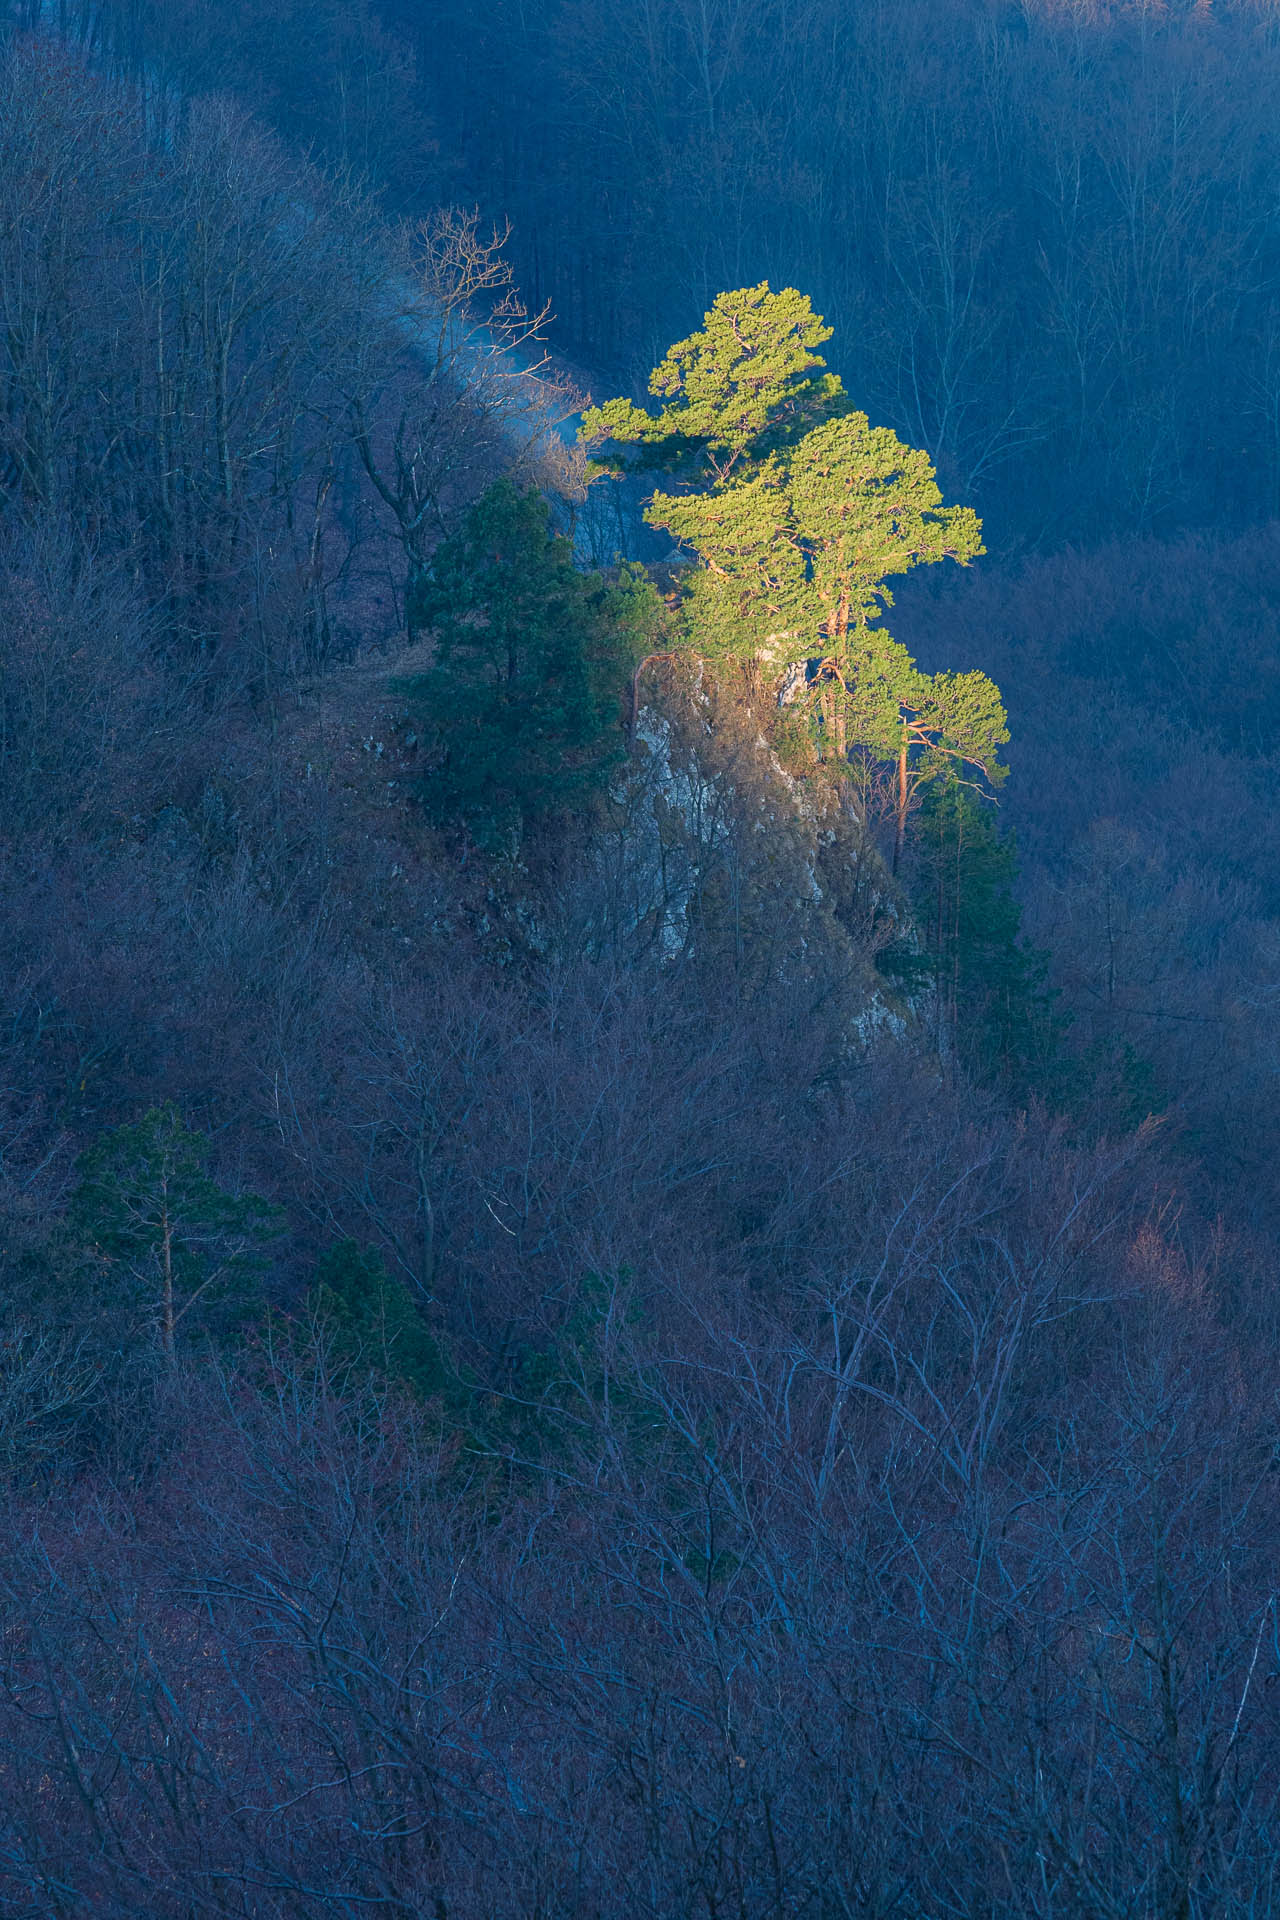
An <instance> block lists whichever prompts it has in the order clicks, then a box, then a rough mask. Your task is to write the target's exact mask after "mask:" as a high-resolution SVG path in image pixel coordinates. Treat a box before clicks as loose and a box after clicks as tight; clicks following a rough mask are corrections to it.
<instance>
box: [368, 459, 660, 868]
mask: <svg viewBox="0 0 1280 1920" xmlns="http://www.w3.org/2000/svg"><path fill="white" fill-rule="evenodd" d="M659 611H660V602H659V601H658V598H657V595H656V593H654V591H653V589H652V588H651V587H649V586H648V584H647V582H643V581H637V580H636V579H635V578H634V577H633V575H632V574H630V573H628V574H627V575H626V576H625V577H624V579H623V580H622V582H621V583H620V584H619V585H618V586H616V587H610V586H609V585H607V584H606V582H605V581H604V580H603V579H602V578H601V577H600V576H599V575H598V574H595V575H586V574H583V573H580V572H579V571H578V570H577V568H576V567H575V566H574V564H573V554H572V549H571V548H570V545H569V542H568V541H567V540H564V539H561V538H558V537H557V536H556V535H555V534H553V532H552V531H551V525H550V514H549V511H548V508H547V505H546V502H545V501H544V500H543V499H542V498H541V497H540V495H539V494H537V493H536V492H534V491H530V492H527V493H521V492H519V491H518V490H517V489H516V488H515V487H514V486H513V485H512V484H511V483H510V482H509V481H505V480H504V481H500V482H498V484H497V485H496V486H493V487H491V488H490V489H489V491H488V492H487V493H486V494H485V495H484V496H483V498H482V499H481V500H480V501H478V502H477V504H476V505H475V506H474V507H473V508H472V510H471V512H470V513H469V514H468V515H467V518H466V520H465V522H464V524H463V526H462V528H461V529H460V531H459V532H458V533H457V534H456V535H455V536H454V537H453V538H452V539H450V540H447V541H445V542H444V543H443V544H442V545H441V547H440V548H439V549H438V551H437V552H436V555H435V557H434V560H433V562H432V568H431V577H430V580H429V581H428V582H427V583H426V585H425V587H424V588H423V590H422V597H421V602H420V605H419V609H418V617H419V621H420V624H421V625H423V626H424V627H431V628H432V629H433V630H434V632H435V636H436V659H435V663H434V665H433V666H432V668H431V669H430V671H429V672H427V673H425V674H421V675H417V676H415V677H414V678H412V679H409V680H406V681H403V682H402V683H401V687H402V690H403V691H404V692H405V693H407V694H408V696H409V697H410V699H411V700H413V701H414V702H415V703H416V704H417V705H418V706H419V708H420V709H421V710H422V712H423V719H424V729H423V730H424V732H425V734H426V736H427V739H428V740H429V741H430V743H431V744H432V745H433V747H434V749H435V764H434V766H433V769H432V771H431V773H430V775H429V777H428V779H427V782H426V785H425V787H424V791H423V801H424V805H425V807H426V810H427V812H428V814H429V815H430V816H431V817H432V818H434V819H435V820H437V821H439V822H441V823H445V822H449V821H453V820H459V819H460V820H462V821H464V822H465V823H466V825H467V826H468V828H469V829H470V831H471V832H472V833H473V834H474V835H475V837H476V838H477V839H478V840H479V841H481V842H482V843H488V844H492V845H501V844H504V843H506V844H510V841H511V839H512V837H513V836H514V835H516V834H518V832H519V830H520V828H521V827H522V826H524V825H527V824H528V823H530V822H531V821H533V820H535V819H537V818H539V817H541V816H544V815H547V814H553V813H557V812H561V811H564V810H566V809H569V808H571V807H574V806H576V805H579V804H581V802H582V801H583V800H584V799H585V798H586V797H587V796H589V795H590V794H591V793H592V792H593V791H596V790H598V789H600V788H601V787H603V786H604V785H605V784H606V783H607V781H608V777H609V774H610V772H611V770H612V769H613V767H614V766H615V765H616V764H617V762H618V761H619V760H620V759H621V758H622V755H623V751H624V747H623V736H622V731H621V725H620V719H621V699H622V693H623V689H624V687H625V684H626V677H627V672H628V668H629V666H630V663H631V659H632V657H633V654H634V652H635V651H636V650H637V649H638V648H640V647H641V646H642V645H643V638H644V635H645V634H646V633H647V632H648V631H649V630H651V627H652V623H653V622H655V621H656V619H657V617H658V613H659Z"/></svg>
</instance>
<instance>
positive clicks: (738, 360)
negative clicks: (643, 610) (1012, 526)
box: [583, 285, 1008, 868]
mask: <svg viewBox="0 0 1280 1920" xmlns="http://www.w3.org/2000/svg"><path fill="white" fill-rule="evenodd" d="M829 337H830V329H829V328H828V327H825V326H824V325H823V323H822V322H821V320H820V319H819V318H818V317H817V316H816V315H815V314H814V313H813V310H812V308H811V307H810V304H809V302H808V300H807V299H805V298H804V296H803V295H801V294H799V293H797V292H795V290H794V289H792V288H787V289H785V290H784V291H783V292H782V293H778V294H774V293H771V292H770V291H769V288H768V286H767V285H762V286H758V287H748V288H743V289H741V290H740V291H739V292H736V293H728V294H721V295H720V297H719V299H718V300H717V301H716V303H715V305H714V306H713V308H712V309H711V311H710V312H709V313H708V314H707V315H706V319H705V324H704V327H703V330H702V332H701V333H698V334H693V335H691V336H690V338H689V339H687V340H682V341H680V342H679V343H678V344H677V345H676V346H674V347H673V348H672V349H671V351H670V352H669V353H668V355H667V357H666V359H665V360H664V361H663V362H662V364H661V366H659V367H657V368H655V370H654V373H653V375H652V377H651V379H650V382H649V386H650V391H651V393H653V395H654V396H655V398H657V399H659V400H660V401H661V402H662V405H661V407H660V408H659V410H658V412H657V413H656V414H649V413H646V412H645V411H644V410H643V409H641V408H639V407H636V406H635V405H633V404H632V403H631V402H630V401H625V400H614V401H610V402H609V403H608V405H607V406H604V407H601V408H595V409H592V410H591V411H589V412H588V413H587V414H586V415H585V416H584V419H583V434H584V436H585V437H586V438H587V439H588V441H590V442H593V443H594V442H600V441H606V440H607V441H609V442H611V443H612V444H613V446H614V447H615V448H625V447H627V446H628V445H630V446H634V447H636V448H638V449H639V454H638V456H637V463H644V464H655V463H656V464H661V465H663V466H664V467H665V468H666V469H667V470H668V471H669V472H670V473H671V474H672V475H673V477H674V479H675V480H676V482H677V483H678V485H679V488H680V490H679V491H673V492H663V491H661V490H659V491H656V492H655V493H654V494H653V495H652V496H651V498H650V500H649V503H648V506H647V508H646V513H645V517H646V519H647V520H649V522H650V523H651V524H652V525H654V526H657V527H662V528H664V529H665V530H666V531H668V532H669V533H671V534H673V535H674V536H675V537H676V539H677V540H679V541H680V542H682V544H684V545H685V546H687V547H689V548H691V549H692V550H693V551H694V553H695V554H696V555H697V558H698V564H697V566H696V567H695V568H694V569H693V571H692V575H691V578H690V581H689V585H688V589H687V593H686V598H685V604H684V619H685V631H686V634H687V638H688V642H689V645H690V647H691V648H692V650H694V651H695V652H697V653H699V654H701V655H703V656H705V657H708V658H719V659H726V658H727V659H735V660H740V661H743V662H750V663H752V665H753V666H755V667H756V668H759V667H761V666H763V667H764V669H765V670H766V671H767V672H771V673H773V674H774V675H781V674H782V673H783V672H785V671H786V669H788V668H790V667H794V666H795V665H796V664H798V663H799V662H801V661H804V662H806V663H808V666H809V675H808V679H809V685H810V686H811V688H812V690H813V696H814V699H815V702H816V705H817V708H818V711H819V712H820V714H821V718H822V723H823V736H824V746H825V749H826V756H827V758H828V759H829V760H830V761H831V762H833V763H834V765H835V767H836V768H837V769H838V770H842V769H843V768H844V767H845V766H846V764H847V761H848V758H849V755H850V752H851V751H854V752H858V753H861V754H869V755H871V756H873V757H874V758H875V759H877V760H879V761H881V762H883V763H886V764H887V765H888V766H890V767H892V768H893V770H894V775H895V791H894V808H893V811H894V821H895V830H894V865H895V868H896V866H897V864H898V858H899V855H900V852H901V847H902V840H903V835H904V832H905V827H906V819H907V812H908V809H909V807H910V804H911V801H912V799H913V798H914V796H915V795H916V793H917V792H918V790H919V789H920V788H921V787H922V786H925V785H928V784H931V783H933V782H934V781H936V780H937V779H938V778H939V777H942V776H944V775H945V776H947V777H951V776H952V775H955V774H956V773H958V772H960V771H961V770H962V769H967V770H968V775H969V777H970V778H971V779H978V778H980V779H981V780H982V781H984V782H985V783H986V784H987V785H989V786H994V785H996V784H998V783H999V781H1000V780H1001V779H1002V778H1003V775H1004V769H1003V768H1002V767H1001V765H1000V762H999V749H1000V747H1001V746H1002V745H1003V744H1004V743H1005V741H1006V740H1007V739H1008V731H1007V728H1006V725H1005V715H1004V709H1003V706H1002V704H1001V701H1000V696H999V693H998V691H997V690H996V688H995V687H994V686H993V685H992V683H991V682H990V681H989V680H988V679H987V678H986V676H985V675H983V674H981V673H977V672H971V673H965V674H954V675H947V674H943V675H938V676H936V677H933V678H931V677H929V676H928V675H926V674H924V673H922V672H921V671H920V670H919V669H918V668H917V667H916V665H915V662H914V661H913V660H912V658H911V656H910V655H909V654H908V653H907V651H906V649H905V648H903V647H901V646H900V645H899V644H898V643H897V642H896V641H895V640H894V639H893V638H892V636H891V635H890V634H889V633H888V632H887V631H886V629H885V628H884V627H883V626H882V625H881V624H880V623H881V621H882V619H883V615H884V613H885V611H886V609H887V608H889V607H891V606H892V604H893V595H892V592H891V590H890V588H889V584H888V583H889V581H890V579H892V578H893V577H894V576H895V575H898V574H902V573H906V572H908V571H910V569H912V568H913V567H917V566H928V565H933V564H936V563H937V562H938V561H941V560H944V559H951V560H955V561H957V562H959V563H960V564H961V565H966V564H968V562H969V561H970V560H972V559H974V558H975V557H976V556H977V555H978V554H980V553H982V551H983V547H982V537H981V536H982V529H981V525H980V523H979V521H978V518H977V515H976V514H975V513H974V512H973V511H972V509H970V508H968V507H949V506H947V505H945V504H944V502H943V498H942V494H941V492H940V490H939V488H938V485H937V480H936V478H935V475H934V471H933V467H932V465H931V464H930V462H929V458H928V455H927V454H925V453H922V452H919V451H917V450H916V449H914V448H911V447H907V446H904V445H903V443H902V442H901V441H900V440H899V439H898V438H897V436H896V435H895V434H893V433H891V432H890V431H889V429H888V428H886V427H873V426H872V425H871V423H870V421H869V420H868V418H867V416H866V414H864V413H859V412H858V411H857V410H856V409H854V408H853V406H852V405H851V403H850V401H849V400H848V398H847V396H846V395H845V393H844V391H843V389H842V387H841V385H840V382H839V380H838V379H836V378H835V377H834V376H833V375H830V374H823V373H821V372H820V371H819V370H820V369H821V368H822V367H823V364H824V363H823V361H822V359H821V358H820V357H819V355H818V354H817V352H816V348H817V347H818V346H820V345H821V344H822V343H823V342H825V341H826V340H827V339H828V338H829ZM619 459H622V460H624V461H625V455H617V456H615V460H614V464H615V465H616V464H617V463H618V460H619Z"/></svg>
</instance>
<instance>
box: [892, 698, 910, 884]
mask: <svg viewBox="0 0 1280 1920" xmlns="http://www.w3.org/2000/svg"><path fill="white" fill-rule="evenodd" d="M906 837H907V730H906V728H905V727H904V728H903V729H902V744H901V746H900V747H899V748H898V805H897V812H896V815H895V818H894V823H893V871H894V872H895V873H896V872H897V871H898V868H899V866H900V865H901V863H902V849H903V845H904V843H905V841H906Z"/></svg>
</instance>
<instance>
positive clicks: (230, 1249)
mask: <svg viewBox="0 0 1280 1920" xmlns="http://www.w3.org/2000/svg"><path fill="white" fill-rule="evenodd" d="M211 1151H212V1148H211V1145H210V1142H209V1140H208V1138H207V1136H206V1135H205V1134H203V1133H199V1132H197V1131H195V1129H193V1128H191V1127H188V1126H187V1125H186V1124H185V1123H184V1121H183V1119H182V1116H181V1114H180V1113H179V1112H178V1109H177V1108H176V1107H175V1106H173V1105H172V1104H171V1103H166V1104H165V1105H164V1106H161V1107H152V1108H151V1110H150V1112H148V1113H146V1114H144V1115H143V1117H142V1119H141V1120H139V1121H137V1122H136V1123H135V1124H134V1125H132V1126H123V1127H116V1128H114V1129H113V1130H112V1131H111V1132H110V1133H106V1134H104V1135H103V1136H102V1138H101V1139H100V1140H98V1141H96V1142H95V1143H94V1145H93V1146H92V1147H90V1148H89V1149H88V1150H87V1152H85V1153H84V1154H82V1155H81V1157H80V1161H79V1163H78V1169H77V1171H78V1173H79V1176H80V1177H79V1182H78V1185H77V1186H76V1189H75V1191H74V1193H73V1194H72V1198H71V1205H70V1209H69V1223H70V1226H71V1230H72V1232H73V1234H74V1235H75V1237H76V1238H77V1239H78V1240H79V1241H80V1243H81V1244H82V1245H84V1246H86V1247H88V1248H90V1249H91V1250H92V1251H94V1252H95V1253H97V1254H98V1256H99V1257H100V1258H101V1259H102V1260H104V1261H105V1262H107V1263H108V1266H109V1267H110V1268H111V1269H112V1270H113V1271H114V1272H115V1274H116V1275H117V1276H118V1277H119V1279H120V1280H121V1281H122V1282H123V1286H122V1289H121V1292H122V1305H126V1304H127V1305H128V1306H130V1307H132V1309H133V1310H134V1311H135V1312H137V1313H138V1314H139V1316H140V1317H141V1318H142V1319H143V1320H144V1321H145V1322H146V1324H147V1325H149V1326H150V1327H151V1328H152V1329H153V1330H154V1333H155V1337H156V1339H157V1341H158V1342H159V1345H160V1348H161V1350H162V1351H163V1353H164V1354H165V1356H166V1358H167V1359H169V1360H170V1361H172V1360H173V1359H174V1358H175V1356H176V1352H177V1334H178V1329H179V1327H180V1326H181V1325H182V1323H183V1322H184V1321H186V1320H187V1318H188V1315H191V1314H193V1313H194V1312H195V1311H196V1309H197V1308H198V1309H199V1310H200V1315H201V1317H203V1318H204V1319H205V1320H206V1323H208V1321H209V1317H210V1315H211V1313H212V1312H213V1310H214V1309H215V1308H222V1309H226V1308H227V1307H228V1306H230V1305H232V1304H233V1303H234V1300H235V1297H236V1295H237V1294H243V1292H244V1290H245V1288H246V1286H247V1284H248V1283H249V1282H251V1281H252V1280H253V1279H255V1278H256V1277H257V1275H258V1273H259V1271H260V1268H261V1249H262V1248H263V1246H264V1245H265V1243H266V1242H268V1241H269V1240H271V1239H272V1238H274V1237H275V1235H276V1234H277V1233H278V1232H279V1230H280V1215H279V1213H278V1210H277V1209H276V1208H275V1207H273V1206H271V1205H270V1203H269V1202H267V1201H266V1200H262V1199H259V1198H258V1196H257V1195H256V1194H235V1193H230V1192H228V1191H227V1190H226V1188H224V1187H220V1186H219V1185H218V1184H217V1182H216V1181H215V1180H214V1179H213V1178H212V1177H211V1175H210V1173H209V1171H208V1165H209V1159H210V1154H211Z"/></svg>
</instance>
